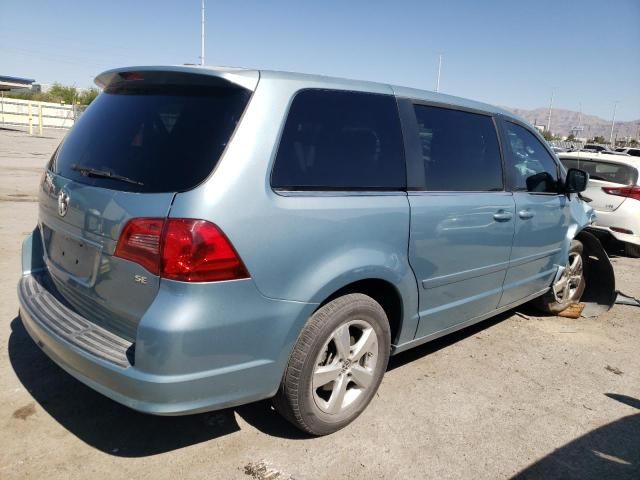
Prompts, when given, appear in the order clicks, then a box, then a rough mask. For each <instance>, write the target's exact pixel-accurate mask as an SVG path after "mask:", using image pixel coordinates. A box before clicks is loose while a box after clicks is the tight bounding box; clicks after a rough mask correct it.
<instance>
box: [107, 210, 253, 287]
mask: <svg viewBox="0 0 640 480" xmlns="http://www.w3.org/2000/svg"><path fill="white" fill-rule="evenodd" d="M114 255H115V256H116V257H119V258H124V259H126V260H130V261H132V262H136V263H138V264H139V265H142V266H143V267H144V268H146V269H147V270H149V272H151V273H153V274H155V275H159V276H160V277H162V278H168V279H171V280H179V281H182V282H216V281H223V280H238V279H242V278H249V277H250V275H249V272H248V271H247V269H246V267H245V266H244V263H243V262H242V260H241V259H240V256H239V255H238V253H237V252H236V251H235V249H234V248H233V245H231V242H230V241H229V239H228V238H227V237H226V235H225V234H224V233H223V232H222V230H220V229H219V228H218V227H217V226H216V225H214V224H213V223H211V222H207V221H206V220H197V219H192V218H167V219H164V218H134V219H132V220H130V221H129V222H128V223H127V224H126V225H125V227H124V229H123V230H122V233H121V234H120V238H119V239H118V244H117V246H116V251H115V254H114Z"/></svg>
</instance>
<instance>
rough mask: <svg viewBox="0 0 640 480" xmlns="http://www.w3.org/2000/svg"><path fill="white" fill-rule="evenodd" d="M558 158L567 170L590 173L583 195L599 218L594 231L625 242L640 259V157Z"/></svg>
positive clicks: (594, 155) (592, 154) (595, 155)
mask: <svg viewBox="0 0 640 480" xmlns="http://www.w3.org/2000/svg"><path fill="white" fill-rule="evenodd" d="M558 157H559V158H560V160H561V161H562V163H563V164H564V166H565V167H566V168H579V169H581V170H585V171H586V172H588V173H589V177H590V178H589V184H588V187H587V190H586V191H585V192H584V196H585V197H588V198H590V199H591V200H592V201H591V203H590V204H589V205H590V206H591V207H593V209H594V210H595V212H596V215H597V218H596V222H595V224H594V225H592V227H593V228H596V229H598V230H601V231H606V232H608V233H610V234H611V235H612V236H613V237H614V238H615V239H616V240H619V241H621V242H624V246H625V253H626V254H627V255H629V256H631V257H640V183H639V181H638V177H639V170H640V158H638V157H633V156H628V155H611V154H607V153H595V152H566V153H559V154H558Z"/></svg>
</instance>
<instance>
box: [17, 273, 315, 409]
mask: <svg viewBox="0 0 640 480" xmlns="http://www.w3.org/2000/svg"><path fill="white" fill-rule="evenodd" d="M45 283H46V282H41V281H39V280H38V277H36V276H32V275H30V274H27V275H25V276H24V277H22V279H21V280H20V283H19V287H18V297H19V301H20V317H21V319H22V322H23V324H24V326H25V328H26V330H27V332H28V333H29V335H30V336H31V337H32V338H33V340H34V341H35V342H36V344H37V345H38V346H39V347H40V348H41V349H42V350H43V351H44V353H46V354H47V355H48V356H49V357H50V358H51V359H52V360H53V361H54V362H55V363H57V364H58V365H59V366H60V367H62V368H63V369H64V370H66V371H67V372H68V373H69V374H71V375H72V376H74V377H75V378H77V379H78V380H80V381H81V382H83V383H85V384H86V385H88V386H90V387H92V388H93V389H95V390H97V391H98V392H100V393H102V394H104V395H105V396H107V397H109V398H111V399H113V400H115V401H117V402H119V403H122V404H124V405H126V406H128V407H130V408H133V409H135V410H139V411H142V412H146V413H151V414H157V415H182V414H188V413H196V412H201V411H208V410H217V409H221V408H226V407H231V406H235V405H240V404H244V403H249V402H252V401H256V400H260V399H263V398H268V397H270V396H272V395H274V394H275V392H276V390H277V388H278V385H279V383H280V379H281V378H282V373H283V371H284V367H285V365H286V361H287V359H288V355H289V351H290V348H291V346H292V344H293V342H294V341H295V338H296V336H297V325H298V324H299V322H302V323H304V321H303V319H304V318H305V315H307V314H308V311H307V310H308V309H309V308H312V307H313V306H312V305H310V304H303V303H298V302H286V301H279V300H271V299H267V298H265V297H262V296H260V295H259V294H256V295H257V296H254V297H253V298H248V297H247V298H244V302H245V305H247V306H249V307H250V308H249V309H246V308H245V309H243V308H238V309H237V310H238V317H236V319H233V320H231V321H221V322H218V321H216V319H215V318H214V319H212V318H211V312H209V318H208V319H206V321H205V322H203V321H202V319H201V318H193V319H190V318H189V315H188V312H184V310H185V309H188V308H187V307H186V306H185V304H184V303H185V302H189V301H193V299H190V298H189V297H187V298H185V296H184V295H183V293H180V294H179V296H180V297H182V298H175V297H174V298H171V292H169V293H168V294H167V293H166V292H165V293H164V294H163V293H160V294H159V297H164V298H161V299H160V306H159V308H160V310H155V313H158V312H159V311H160V312H161V311H162V310H163V309H164V311H165V312H166V313H167V314H168V315H169V316H160V317H158V316H156V317H155V318H147V316H145V317H144V318H143V320H142V321H141V324H140V327H139V332H141V335H142V336H143V337H144V341H142V342H140V343H139V346H136V347H137V348H136V352H135V361H134V359H133V356H132V355H131V353H132V347H133V345H131V344H129V345H127V343H126V341H124V340H123V339H120V340H118V339H117V338H116V339H115V340H116V341H114V344H113V345H111V347H112V348H111V349H109V345H108V344H109V339H108V338H107V339H105V338H99V339H97V340H96V337H95V333H96V332H95V329H96V327H95V326H91V325H89V326H87V325H84V326H83V325H82V323H81V322H82V320H83V319H82V318H81V317H79V316H78V314H77V313H74V312H73V311H71V310H69V309H68V308H67V307H66V306H65V305H64V304H63V303H62V302H60V301H59V300H57V299H56V298H55V297H54V296H53V295H52V294H51V293H50V292H49V291H48V290H47V288H46V287H45ZM176 283H177V282H176ZM222 283H225V282H222ZM227 283H231V282H227ZM244 283H245V285H242V286H240V285H235V286H236V287H240V288H236V290H238V293H239V294H240V295H242V296H246V294H247V291H251V290H254V291H255V287H253V285H252V282H251V281H246V282H244ZM229 286H230V285H227V288H228V287H229ZM174 287H175V286H174ZM179 291H180V286H178V292H179ZM173 293H174V294H175V293H176V292H175V291H174V292H173ZM157 300H158V299H157ZM227 300H229V301H231V302H232V303H233V299H232V298H231V299H229V298H227ZM176 301H179V302H182V310H183V313H184V314H183V315H182V316H181V317H180V318H179V319H178V320H179V322H178V324H179V325H180V326H181V329H177V330H176V328H175V327H176V321H175V317H174V316H173V315H174V313H175V312H174V311H173V309H167V308H165V307H164V306H165V305H166V303H165V302H173V303H175V302H176ZM205 307H206V306H205ZM258 307H259V308H258ZM205 309H206V308H205ZM151 310H153V309H151ZM199 311H202V310H201V309H195V312H196V313H197V312H199ZM249 312H253V313H251V314H252V315H253V316H254V318H246V315H247V314H248V313H249ZM151 313H154V312H151ZM274 317H276V318H279V319H283V320H280V321H278V322H277V324H275V325H274V324H273V323H271V324H269V323H268V322H270V321H272V320H273V318H274ZM84 322H88V321H87V320H84ZM265 322H267V324H265ZM233 324H237V328H235V329H233V328H232V329H230V328H229V325H233ZM73 325H76V326H77V327H78V325H79V327H78V328H79V330H77V331H75V332H71V333H69V330H70V328H72V326H73ZM203 325H206V326H207V328H204V329H203V328H201V327H202V326H203ZM248 325H252V326H253V327H254V329H253V330H251V329H248V328H247V327H248ZM256 326H260V328H258V329H256V328H255V327H256ZM87 328H88V329H89V330H90V331H92V332H93V334H92V335H93V336H91V338H89V340H87V339H83V338H82V337H83V336H85V334H84V333H83V332H84V331H85V330H86V329H87ZM270 328H271V329H275V332H274V331H273V330H271V331H269V332H268V333H265V330H268V329H270ZM83 329H84V330H83ZM99 333H100V332H98V334H99ZM107 333H108V332H107ZM98 336H99V335H98ZM232 336H235V337H236V338H235V339H234V338H232ZM238 338H239V339H241V341H238ZM198 339H199V341H198ZM258 342H260V345H262V348H256V345H257V344H258ZM225 343H226V344H227V345H230V346H231V347H232V348H236V349H237V351H235V352H229V351H228V348H227V349H225V348H221V345H224V344H225ZM96 345H97V346H96ZM105 345H107V346H106V347H105ZM239 345H240V346H241V345H245V346H246V348H242V347H238V346H239ZM238 348H239V350H238ZM101 352H102V353H101Z"/></svg>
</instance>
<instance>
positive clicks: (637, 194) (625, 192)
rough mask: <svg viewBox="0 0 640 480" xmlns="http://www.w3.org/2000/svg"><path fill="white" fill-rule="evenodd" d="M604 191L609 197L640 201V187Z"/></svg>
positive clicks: (607, 188) (610, 188) (615, 188)
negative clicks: (614, 196)
mask: <svg viewBox="0 0 640 480" xmlns="http://www.w3.org/2000/svg"><path fill="white" fill-rule="evenodd" d="M602 190H604V192H605V193H608V194H609V195H616V196H618V197H626V198H633V199H634V200H640V187H638V186H636V185H629V186H627V187H602Z"/></svg>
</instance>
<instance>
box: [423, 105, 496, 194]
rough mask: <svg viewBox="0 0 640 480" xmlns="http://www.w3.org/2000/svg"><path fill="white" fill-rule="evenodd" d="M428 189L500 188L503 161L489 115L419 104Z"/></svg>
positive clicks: (488, 189) (468, 189) (484, 189)
mask: <svg viewBox="0 0 640 480" xmlns="http://www.w3.org/2000/svg"><path fill="white" fill-rule="evenodd" d="M414 109H415V114H416V120H417V122H418V134H419V135H420V145H421V147H422V160H423V164H424V174H425V189H426V190H428V191H500V190H502V189H503V184H502V160H501V157H500V147H499V144H498V138H497V135H496V130H495V126H494V124H493V119H492V118H491V117H489V116H487V115H480V114H476V113H469V112H463V111H459V110H451V109H447V108H440V107H429V106H423V105H415V106H414Z"/></svg>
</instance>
